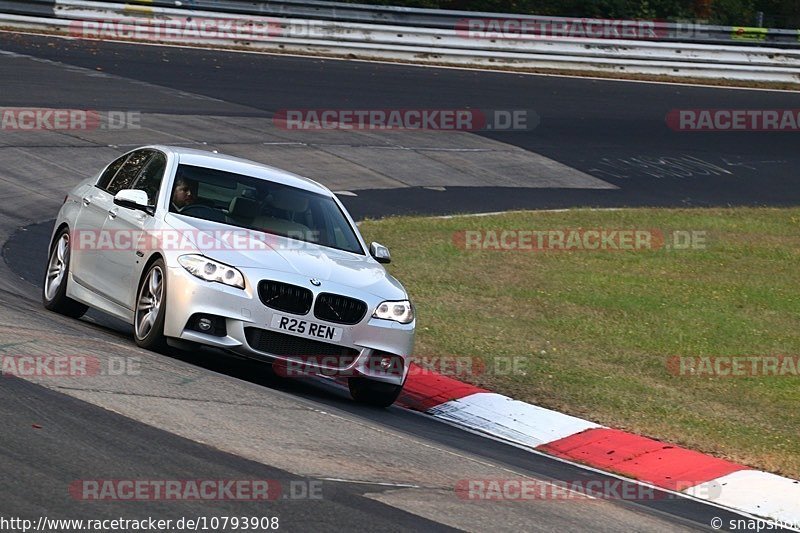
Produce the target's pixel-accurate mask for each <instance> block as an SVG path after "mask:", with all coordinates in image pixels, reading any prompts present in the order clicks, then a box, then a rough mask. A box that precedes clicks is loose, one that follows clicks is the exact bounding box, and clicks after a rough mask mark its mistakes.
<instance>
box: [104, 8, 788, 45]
mask: <svg viewBox="0 0 800 533" xmlns="http://www.w3.org/2000/svg"><path fill="white" fill-rule="evenodd" d="M100 1H101V2H104V3H114V2H115V0H100ZM116 1H118V0H116ZM128 3H130V4H140V5H145V6H157V7H175V6H176V2H175V1H174V0H130V1H129V2H128ZM182 5H183V7H187V8H191V9H198V10H204V11H219V12H224V13H236V14H249V15H261V16H270V17H281V18H300V19H315V20H329V21H336V22H358V23H365V24H388V25H392V26H410V27H416V28H442V29H454V28H456V27H457V26H458V24H459V23H462V22H463V21H465V20H467V19H476V18H478V19H493V20H499V21H503V20H511V21H515V20H519V19H535V20H536V21H545V22H548V23H550V24H559V23H565V22H574V21H575V20H576V19H568V18H564V17H544V16H534V15H519V14H508V13H485V12H476V11H453V10H446V9H421V8H408V7H399V6H377V5H366V4H350V3H345V2H328V1H323V0H263V1H251V2H247V1H241V0H188V1H184V2H183V4H182ZM582 20H584V21H586V22H587V23H589V22H592V21H593V20H594V21H595V22H596V19H582ZM659 28H660V29H661V30H662V33H663V34H662V35H660V37H659V39H658V40H660V41H664V42H687V43H706V44H731V45H745V46H746V45H752V44H754V43H755V44H759V43H763V44H765V45H769V46H777V47H781V48H784V47H786V48H800V38H799V37H800V33H798V32H799V31H800V30H780V29H767V28H750V27H746V26H739V27H736V26H733V27H732V26H710V25H697V24H694V23H693V22H689V21H687V22H677V23H671V22H661V23H659Z"/></svg>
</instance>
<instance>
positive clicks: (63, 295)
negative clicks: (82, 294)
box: [42, 227, 89, 318]
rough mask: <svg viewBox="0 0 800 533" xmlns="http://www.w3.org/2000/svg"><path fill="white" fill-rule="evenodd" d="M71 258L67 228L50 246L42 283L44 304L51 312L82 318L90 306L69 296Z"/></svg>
mask: <svg viewBox="0 0 800 533" xmlns="http://www.w3.org/2000/svg"><path fill="white" fill-rule="evenodd" d="M69 256H70V239H69V228H66V227H65V228H62V229H61V231H59V232H58V233H57V234H56V236H55V238H54V239H53V242H52V243H51V244H50V255H49V256H48V259H47V270H45V273H44V281H43V283H42V304H43V305H44V307H45V309H48V310H49V311H54V312H56V313H59V314H62V315H66V316H68V317H72V318H80V317H82V316H83V314H84V313H85V312H86V311H88V310H89V306H88V305H84V304H82V303H80V302H76V301H75V300H73V299H72V298H69V297H68V296H67V283H68V281H69Z"/></svg>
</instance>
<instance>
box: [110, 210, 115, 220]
mask: <svg viewBox="0 0 800 533" xmlns="http://www.w3.org/2000/svg"><path fill="white" fill-rule="evenodd" d="M108 218H110V219H111V220H114V219H115V218H117V210H116V209H110V210H109V211H108Z"/></svg>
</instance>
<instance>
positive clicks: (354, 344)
mask: <svg viewBox="0 0 800 533" xmlns="http://www.w3.org/2000/svg"><path fill="white" fill-rule="evenodd" d="M239 270H241V271H242V273H243V274H244V276H245V278H246V279H247V286H246V287H245V289H237V288H234V287H230V286H227V285H224V284H222V283H216V282H208V281H204V280H201V279H199V278H196V277H194V276H193V275H191V274H189V272H187V271H186V270H185V269H184V268H183V267H180V266H178V267H170V268H168V271H169V272H168V276H167V311H166V320H165V324H164V335H165V336H167V337H172V338H178V339H182V340H186V341H192V342H197V343H200V344H204V345H208V346H215V347H218V348H222V349H225V350H229V351H232V352H235V353H237V354H240V355H244V356H247V357H252V358H255V359H262V360H272V361H275V360H277V361H282V362H283V363H282V365H281V366H282V367H284V368H289V369H290V370H291V369H294V370H295V371H296V372H290V374H292V375H295V374H297V375H301V374H302V375H307V374H308V373H311V374H321V375H325V376H330V377H355V376H364V377H368V378H371V379H375V380H377V381H382V382H386V383H392V384H396V385H401V384H402V383H403V382H404V381H405V377H406V375H407V373H408V365H409V364H410V362H411V353H412V350H413V347H414V329H415V322H411V323H409V324H400V323H399V322H394V321H391V320H383V319H377V318H372V313H373V312H374V310H375V309H376V307H377V306H378V304H380V303H381V301H382V300H381V299H380V298H379V297H377V296H375V295H373V294H371V293H368V292H364V291H359V290H357V289H353V288H351V287H343V286H337V285H335V284H333V283H331V282H325V287H324V290H322V289H321V288H318V287H314V286H312V285H310V284H309V280H308V277H305V276H300V275H296V274H291V273H285V272H275V271H272V270H266V269H241V268H240V269H239ZM262 279H271V280H275V281H281V282H284V283H289V284H292V285H298V286H301V287H305V288H307V289H309V290H311V291H312V293H313V294H314V298H315V301H316V297H317V295H318V294H319V293H321V292H329V293H335V294H341V295H345V296H349V297H352V298H358V299H360V300H363V301H364V302H366V303H367V314H366V316H365V317H364V318H363V319H362V320H361V322H359V323H358V324H355V325H343V324H334V323H331V322H326V321H324V320H320V319H318V318H316V317H314V316H313V311H309V313H308V314H307V315H303V316H301V315H291V314H289V313H285V312H282V311H274V310H273V309H270V308H269V307H267V306H266V305H264V304H263V303H262V302H261V300H260V299H259V296H258V293H257V290H256V287H257V285H258V282H259V281H260V280H262ZM276 313H277V314H280V315H283V316H292V317H294V318H297V319H301V320H306V321H309V322H313V323H318V324H324V325H328V326H333V327H336V328H341V329H342V337H341V339H340V340H338V341H337V342H335V343H332V342H329V341H327V344H335V345H336V346H339V347H341V348H344V349H349V350H351V351H352V352H351V353H352V356H350V357H343V358H341V359H337V358H334V357H332V356H330V355H323V354H320V353H313V350H311V352H312V353H304V354H303V355H302V356H283V355H281V354H278V353H271V352H270V351H268V348H266V347H264V346H263V345H261V346H259V347H260V348H262V349H256V347H254V346H253V345H251V343H250V342H248V335H247V331H248V328H257V329H260V330H264V331H268V332H276V333H279V334H280V335H290V336H292V337H296V338H299V339H307V340H308V339H312V338H311V337H308V336H305V335H297V334H291V333H289V332H287V331H284V330H278V329H276V328H273V327H271V323H272V318H273V316H274V315H275V314H276ZM197 314H203V315H210V316H212V317H221V319H223V320H224V323H225V332H224V335H213V334H210V333H203V332H201V331H197V330H196V329H193V327H192V325H191V324H189V321H190V318H192V317H193V316H194V315H197ZM250 336H251V339H252V338H253V330H250ZM287 340H289V341H297V339H287ZM300 344H301V345H302V342H300ZM389 355H391V356H394V358H393V360H394V361H402V368H399V367H400V365H399V364H397V365H392V367H391V369H390V370H389V371H386V370H384V369H382V368H381V367H380V365H377V364H375V362H376V358H380V357H383V356H389ZM397 358H399V359H397ZM301 371H302V372H301Z"/></svg>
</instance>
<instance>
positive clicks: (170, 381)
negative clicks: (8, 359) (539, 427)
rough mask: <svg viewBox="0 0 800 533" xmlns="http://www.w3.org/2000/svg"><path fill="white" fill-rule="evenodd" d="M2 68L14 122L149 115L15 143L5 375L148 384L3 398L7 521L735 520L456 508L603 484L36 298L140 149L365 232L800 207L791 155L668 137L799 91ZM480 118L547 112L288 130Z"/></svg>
mask: <svg viewBox="0 0 800 533" xmlns="http://www.w3.org/2000/svg"><path fill="white" fill-rule="evenodd" d="M0 69H2V72H3V76H2V77H0V106H2V107H48V108H69V109H95V110H101V111H124V112H134V113H136V114H137V116H138V117H139V119H140V126H141V127H139V128H136V129H126V130H119V131H109V130H98V131H26V132H20V131H0V190H2V191H3V195H2V198H3V202H2V204H1V205H0V242H2V243H4V244H3V258H4V261H3V262H0V354H3V355H15V354H36V355H40V354H87V355H90V356H92V357H96V358H98V359H99V360H106V359H108V358H114V357H116V358H126V359H127V360H135V361H136V362H137V363H138V364H140V366H141V371H140V372H137V373H129V374H126V375H101V376H94V377H91V378H84V379H78V378H52V379H51V378H32V379H30V380H21V379H17V378H4V379H2V380H0V412H1V413H2V420H3V422H4V428H3V430H2V432H0V447H2V449H3V456H4V459H5V460H4V461H2V463H0V495H2V498H0V516H2V517H10V516H18V517H25V518H30V519H34V520H35V519H36V518H38V517H39V516H43V515H46V516H48V517H49V518H98V519H99V518H113V517H123V518H142V517H147V516H153V517H157V518H162V519H167V518H174V519H177V518H180V517H197V516H209V517H210V516H232V515H244V516H278V517H279V518H280V521H281V522H280V525H281V529H286V530H288V531H310V530H332V529H338V528H343V529H347V530H351V529H369V530H376V531H399V530H420V531H429V530H430V531H435V530H446V529H450V528H455V529H461V530H471V531H486V530H492V531H524V530H536V531H539V530H541V531H551V530H559V531H560V530H587V529H591V530H592V531H620V530H631V531H684V530H686V531H690V530H710V529H711V528H710V527H709V525H708V524H709V523H710V520H711V518H712V517H714V516H717V517H721V518H723V520H724V521H725V522H727V520H728V519H729V518H733V517H736V515H734V514H732V513H728V512H726V511H723V510H721V509H718V508H716V507H713V506H709V505H706V504H702V503H699V502H696V501H693V500H689V499H685V498H671V497H661V498H657V499H655V500H653V501H620V500H592V501H584V502H564V501H526V502H468V501H463V500H460V499H459V498H458V497H456V495H455V491H454V487H455V485H456V483H457V482H458V481H459V480H463V479H487V478H509V477H514V478H516V477H524V478H531V479H537V480H544V481H548V480H550V481H553V480H556V481H571V480H581V479H587V478H589V477H591V478H597V477H598V476H599V477H600V478H601V479H605V478H604V477H603V476H601V475H599V474H595V473H590V472H587V471H586V470H583V469H581V468H578V467H576V466H572V465H569V464H566V463H562V462H559V461H556V460H553V459H550V458H547V457H544V456H539V455H535V454H532V453H530V452H528V451H525V450H522V449H519V448H516V447H513V446H509V445H506V444H503V443H500V442H496V441H494V440H490V439H486V438H483V437H480V436H478V435H474V434H471V433H467V432H464V431H461V430H458V429H456V428H454V427H451V426H448V425H445V424H442V423H439V422H435V421H433V420H431V419H429V418H426V417H425V416H423V415H419V414H416V413H413V412H409V411H406V410H403V409H400V408H397V407H393V408H390V409H387V410H376V409H370V408H366V407H363V406H360V405H357V404H355V403H353V402H352V401H350V399H349V397H348V396H347V394H346V393H345V392H344V391H343V390H341V389H339V388H337V387H336V386H334V385H331V384H328V383H320V382H311V381H308V382H307V381H299V380H281V379H278V378H276V377H274V376H273V375H272V374H271V372H270V371H269V370H268V369H267V368H265V367H264V365H260V364H257V363H254V362H250V361H243V360H240V359H237V358H233V357H230V356H227V355H225V354H222V353H219V352H216V351H213V350H203V351H201V352H200V353H195V354H187V353H183V352H179V351H174V353H170V354H168V355H159V354H155V353H150V352H146V351H142V350H140V349H138V348H137V347H136V345H135V344H134V343H133V341H132V339H131V338H130V332H129V328H128V327H126V326H125V325H123V324H120V323H118V322H116V321H114V320H111V319H108V318H105V317H103V316H101V315H99V314H97V313H89V314H88V315H87V316H86V317H84V318H83V319H81V320H70V319H67V318H65V317H61V316H58V315H55V314H52V313H48V312H45V311H44V310H43V309H42V307H41V304H40V301H39V286H40V280H41V277H42V272H43V268H44V261H45V255H46V252H45V250H46V247H47V244H48V239H49V232H50V230H51V225H52V219H53V218H54V216H55V214H56V212H57V210H58V207H59V205H60V203H61V200H62V198H63V196H64V193H65V191H66V190H68V189H69V188H70V187H71V186H72V185H73V184H75V183H77V182H78V181H79V180H80V179H82V178H84V177H86V176H88V175H91V174H93V173H96V172H97V171H98V170H99V169H100V168H101V166H102V165H103V164H104V163H106V162H108V161H110V160H111V158H113V156H114V155H115V154H118V153H121V152H123V151H125V150H128V149H130V148H133V147H135V146H138V145H141V144H149V143H156V142H157V143H164V144H167V143H172V144H182V145H192V146H198V147H203V148H208V149H212V148H213V149H218V150H220V151H223V152H227V153H232V154H234V155H242V156H245V157H249V158H252V159H256V160H260V161H264V162H271V163H274V164H275V165H276V166H282V167H285V168H289V169H291V170H295V171H297V172H299V173H302V174H305V175H309V176H310V177H313V178H315V179H317V180H319V181H321V182H322V183H324V184H326V185H328V186H330V187H331V188H332V189H333V190H336V191H341V192H342V194H341V198H342V199H343V201H344V202H345V203H346V204H347V205H348V207H349V208H350V209H351V211H352V212H353V214H354V215H355V216H357V217H371V216H385V215H390V214H403V213H425V214H450V213H456V212H486V211H496V210H501V209H510V208H550V207H565V206H639V205H657V206H667V205H669V206H705V205H794V204H797V203H798V201H799V200H800V186H798V181H799V180H800V177H798V175H797V173H796V171H795V169H796V168H798V163H800V153H798V151H797V149H796V148H797V140H796V139H795V138H794V137H795V136H796V134H793V133H771V134H763V133H714V134H711V133H678V132H674V131H672V130H670V129H669V128H668V127H667V126H666V123H665V118H664V117H665V116H666V114H667V113H668V112H669V111H670V110H671V109H679V108H691V109H697V108H706V107H708V108H726V109H733V108H743V109H754V108H768V109H775V108H800V105H799V104H800V97H798V96H797V95H796V94H791V93H779V92H763V91H745V90H725V89H712V88H692V87H684V86H673V85H662V84H644V83H620V82H613V81H596V80H582V79H571V78H556V77H540V76H523V75H516V74H502V73H485V72H484V73H481V72H471V71H461V70H450V69H432V68H416V67H410V66H401V65H391V64H376V63H365V62H349V61H332V60H322V59H318V58H297V57H282V56H269V55H259V54H237V53H231V52H218V51H209V50H192V49H182V48H170V47H156V46H136V45H131V44H122V43H98V42H83V41H73V40H64V39H57V38H48V37H41V36H21V35H15V34H8V33H0ZM466 107H469V108H477V109H532V110H535V112H536V114H537V115H538V116H539V119H540V122H539V125H538V127H536V128H535V129H534V130H532V131H528V132H503V133H500V132H494V133H491V132H477V133H465V132H414V131H405V132H385V133H383V132H380V133H376V132H341V131H331V132H309V131H297V132H295V131H285V130H281V129H280V128H279V127H276V126H275V124H274V122H273V121H272V118H273V116H274V115H275V113H276V112H278V111H280V110H283V109H295V108H305V109H338V108H349V109H388V108H400V109H409V108H419V109H433V108H441V109H458V108H466ZM681 162H683V164H681ZM687 162H692V163H691V164H690V163H687ZM687 169H688V170H687ZM677 174H681V175H680V176H678V175H677ZM687 174H688V175H687ZM93 479H94V480H97V479H162V480H164V479H184V480H185V479H269V480H276V481H278V482H280V483H281V486H282V487H284V488H285V487H289V486H292V483H294V484H295V485H296V486H303V484H305V486H312V485H313V486H319V487H321V494H322V497H321V498H314V499H309V498H301V497H297V498H292V497H288V498H283V497H279V498H278V499H277V500H276V501H271V502H267V503H253V502H241V501H239V502H237V501H220V502H214V503H213V504H206V505H200V504H197V503H193V502H185V501H184V502H176V501H94V502H86V501H81V500H80V499H79V498H75V497H74V495H73V494H71V493H70V491H69V487H70V486H71V484H73V483H75V482H76V481H77V480H93ZM284 495H286V493H284ZM288 496H291V494H288ZM662 496H665V495H663V494H662Z"/></svg>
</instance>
